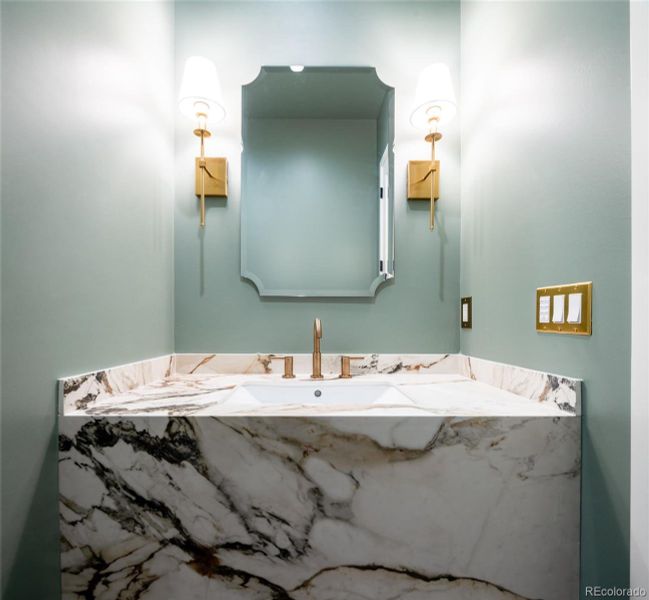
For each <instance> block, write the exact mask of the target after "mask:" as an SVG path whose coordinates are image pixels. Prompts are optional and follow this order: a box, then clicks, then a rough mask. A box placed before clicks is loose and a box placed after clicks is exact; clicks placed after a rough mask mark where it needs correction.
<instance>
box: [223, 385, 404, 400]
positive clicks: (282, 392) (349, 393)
mask: <svg viewBox="0 0 649 600" xmlns="http://www.w3.org/2000/svg"><path fill="white" fill-rule="evenodd" d="M230 400H231V401H241V402H244V403H248V402H251V401H253V402H255V401H256V402H257V403H260V404H266V405H279V404H281V405H302V406H303V405H337V406H358V405H363V406H365V405H372V404H385V403H388V404H395V403H396V404H404V403H406V404H412V400H411V399H410V398H408V396H406V395H405V394H403V393H402V392H401V391H399V390H398V389H397V388H396V387H395V386H393V385H391V384H388V383H363V384H355V383H350V382H342V381H313V382H299V383H297V382H296V383H288V382H287V383H277V384H269V383H246V384H244V385H241V386H239V387H238V388H237V389H236V390H235V391H234V392H233V394H232V395H231V396H230Z"/></svg>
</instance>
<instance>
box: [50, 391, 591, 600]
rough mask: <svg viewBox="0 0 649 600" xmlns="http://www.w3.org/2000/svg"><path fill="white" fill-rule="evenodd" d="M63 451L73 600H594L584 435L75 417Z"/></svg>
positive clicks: (519, 426)
mask: <svg viewBox="0 0 649 600" xmlns="http://www.w3.org/2000/svg"><path fill="white" fill-rule="evenodd" d="M470 383H471V382H470ZM473 383H474V384H475V382H473ZM59 448H60V452H59V461H60V477H59V482H60V483H59V487H60V515H61V517H60V519H61V520H60V523H61V544H62V546H61V551H62V554H61V565H62V567H61V568H62V591H63V598H64V599H65V600H84V599H87V598H97V599H101V600H119V599H126V598H137V599H138V600H171V599H173V600H192V599H197V600H198V599H200V600H207V599H212V598H217V599H219V600H273V599H278V600H394V599H398V600H428V599H433V600H532V599H537V600H538V599H543V600H574V599H575V598H577V597H578V589H579V488H580V477H579V472H580V461H579V458H580V419H578V418H574V417H571V416H563V417H554V418H535V417H529V418H520V417H466V418H461V417H435V416H429V417H427V418H421V417H419V416H417V417H382V418H372V417H333V418H329V417H309V418H303V417H287V418H282V417H272V418H265V417H264V418H258V417H221V418H211V417H199V418H196V417H182V418H178V417H174V418H166V417H153V418H149V417H109V418H93V417H65V418H63V419H61V422H60V437H59Z"/></svg>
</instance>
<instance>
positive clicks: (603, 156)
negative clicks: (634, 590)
mask: <svg viewBox="0 0 649 600" xmlns="http://www.w3.org/2000/svg"><path fill="white" fill-rule="evenodd" d="M628 11H629V7H628V4H627V3H626V2H521V3H517V2H484V3H483V2H463V4H462V91H463V94H462V294H463V295H470V296H473V329H472V330H471V331H463V332H462V337H461V347H462V351H463V352H464V353H466V354H470V355H475V356H480V357H484V358H489V359H494V360H501V361H505V362H509V363H515V364H520V365H524V366H527V367H532V368H536V369H541V370H548V371H554V372H558V373H562V374H566V375H572V376H576V377H582V378H583V379H584V385H583V392H584V394H583V406H584V408H583V410H584V429H583V485H582V581H583V584H584V585H602V586H609V585H616V586H622V587H624V586H625V585H626V583H627V581H628V568H629V560H628V555H629V546H628V541H629V536H628V528H629V364H630V232H631V231H630V208H631V201H630V122H629V119H630V109H629V16H628ZM494 32H498V33H497V35H494ZM584 280H592V281H593V335H592V337H572V336H558V335H547V334H544V335H541V334H537V333H536V332H535V329H534V323H535V321H534V302H535V289H536V288H537V287H540V286H544V285H552V284H561V283H570V282H575V281H584ZM582 593H583V591H582Z"/></svg>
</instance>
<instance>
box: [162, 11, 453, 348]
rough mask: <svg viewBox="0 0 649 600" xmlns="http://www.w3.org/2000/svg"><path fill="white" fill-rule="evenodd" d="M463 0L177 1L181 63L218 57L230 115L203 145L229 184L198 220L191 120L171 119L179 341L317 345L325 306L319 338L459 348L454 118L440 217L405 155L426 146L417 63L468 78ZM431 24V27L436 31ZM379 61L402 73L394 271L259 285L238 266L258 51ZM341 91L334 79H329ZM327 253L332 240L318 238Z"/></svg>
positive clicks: (274, 61) (266, 59) (274, 58)
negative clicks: (246, 89) (302, 286)
mask: <svg viewBox="0 0 649 600" xmlns="http://www.w3.org/2000/svg"><path fill="white" fill-rule="evenodd" d="M459 16H460V5H459V2H458V1H451V2H372V3H368V2H317V1H316V2H178V3H177V4H176V77H177V81H179V79H180V76H181V74H182V68H183V64H184V61H185V59H186V58H187V57H188V56H191V55H193V54H199V55H203V56H207V57H209V58H210V59H212V60H214V62H215V63H216V65H217V68H218V70H219V76H220V78H221V84H222V87H223V90H224V101H225V104H226V108H227V111H228V116H227V118H226V120H225V121H224V122H222V123H221V124H218V125H216V126H215V127H214V128H213V129H214V133H215V135H214V137H212V138H210V140H209V142H208V155H212V156H227V157H228V160H229V164H230V172H229V173H230V174H229V177H230V195H229V197H228V199H227V201H222V200H212V201H208V210H207V227H206V229H205V230H204V231H203V232H201V231H199V229H198V213H197V202H196V197H195V196H194V191H193V185H194V182H193V172H192V168H193V167H192V165H193V159H194V156H195V154H196V151H197V141H196V138H195V137H194V136H193V135H192V133H191V130H192V127H193V124H192V123H191V122H190V121H189V120H187V119H185V118H183V117H182V116H181V115H179V116H178V117H177V122H176V157H177V160H176V214H175V221H174V227H175V250H174V253H175V263H176V269H175V277H176V296H175V306H176V326H175V329H176V350H177V351H178V352H196V351H217V352H219V351H220V352H244V351H248V352H268V351H276V352H281V351H290V352H299V351H308V349H309V347H310V344H311V343H312V341H311V327H312V325H311V323H312V321H313V318H314V317H315V316H319V317H321V318H322V319H323V325H324V339H323V344H322V347H323V351H325V352H328V351H349V352H359V351H370V352H391V351H392V352H454V351H457V350H458V349H459V331H458V326H457V323H458V318H459V315H458V304H459V233H460V229H459V227H460V224H459V218H460V214H459V143H458V133H457V131H458V124H457V121H456V122H452V123H451V124H450V126H449V128H448V130H447V131H446V135H445V139H444V142H443V144H441V145H440V149H439V155H440V158H441V160H442V161H443V164H444V175H443V179H442V200H440V202H439V203H438V206H439V218H440V224H441V227H440V228H439V229H438V230H437V231H435V232H434V233H431V232H430V231H429V229H428V224H427V210H428V207H427V204H426V203H424V202H422V203H419V205H413V204H411V205H409V204H408V203H407V201H406V198H405V189H406V164H407V161H408V160H409V159H418V158H419V159H422V158H426V157H427V156H429V152H430V149H429V147H428V146H427V144H426V143H425V142H424V141H423V139H422V136H421V133H420V132H417V131H415V130H413V129H412V127H411V126H410V124H409V115H410V110H411V107H412V102H413V101H414V97H413V96H414V91H415V87H416V84H417V77H418V75H419V72H420V71H421V70H422V69H423V67H425V66H426V65H427V64H428V63H430V62H433V61H442V62H446V63H447V64H448V65H449V67H450V69H451V73H452V75H453V77H454V80H455V84H456V86H459V71H458V67H459V33H460V32H459V26H460V20H459ZM432 31H434V35H431V32H432ZM296 63H298V64H306V65H313V66H373V67H376V68H377V72H378V75H379V77H380V78H381V79H382V80H383V81H384V82H385V83H387V84H388V85H390V86H393V87H395V114H396V119H395V123H396V126H395V128H396V131H395V146H396V151H395V169H396V171H395V187H396V193H395V219H396V279H395V280H394V282H391V283H388V284H387V285H384V286H383V287H382V288H380V289H379V290H378V292H377V295H376V298H375V299H373V300H353V299H351V300H283V299H264V300H262V299H260V297H259V295H258V293H257V290H256V289H255V287H254V285H252V284H251V283H250V282H247V281H245V280H242V279H241V277H240V256H239V231H240V228H239V203H240V193H239V190H240V173H241V168H240V167H241V159H240V152H241V145H240V144H241V85H242V84H245V83H249V82H250V81H252V80H253V79H254V78H255V77H256V76H257V74H258V72H259V68H260V67H261V66H262V65H287V64H296ZM332 93H333V91H332ZM321 251H322V252H323V253H325V254H326V253H327V251H328V249H327V247H323V248H322V249H321Z"/></svg>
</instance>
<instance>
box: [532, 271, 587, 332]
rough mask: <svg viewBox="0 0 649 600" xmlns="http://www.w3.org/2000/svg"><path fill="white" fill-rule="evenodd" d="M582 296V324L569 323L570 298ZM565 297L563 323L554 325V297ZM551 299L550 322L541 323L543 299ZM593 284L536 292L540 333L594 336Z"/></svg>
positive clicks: (562, 286) (549, 288) (548, 288)
mask: <svg viewBox="0 0 649 600" xmlns="http://www.w3.org/2000/svg"><path fill="white" fill-rule="evenodd" d="M570 294H581V322H580V323H568V321H567V319H568V296H569V295H570ZM561 295H563V302H564V305H563V318H564V322H563V323H553V322H552V317H553V314H552V313H553V309H554V296H561ZM543 296H549V297H550V315H549V318H550V322H549V323H541V322H540V316H541V315H540V308H541V298H542V297H543ZM592 307H593V282H592V281H584V282H582V283H570V284H568V285H551V286H547V287H542V288H537V290H536V330H537V331H538V332H540V333H563V334H568V335H592V328H593V327H592Z"/></svg>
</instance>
